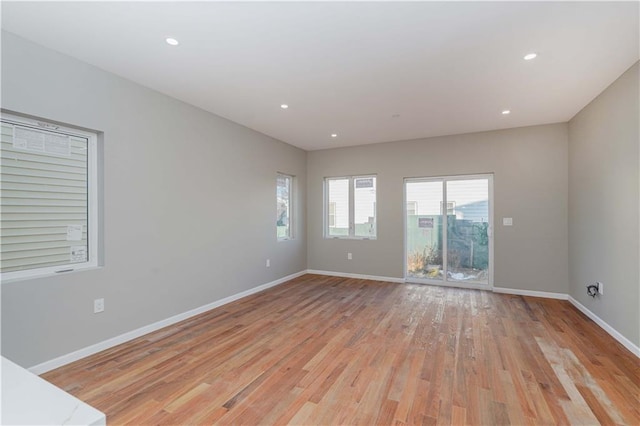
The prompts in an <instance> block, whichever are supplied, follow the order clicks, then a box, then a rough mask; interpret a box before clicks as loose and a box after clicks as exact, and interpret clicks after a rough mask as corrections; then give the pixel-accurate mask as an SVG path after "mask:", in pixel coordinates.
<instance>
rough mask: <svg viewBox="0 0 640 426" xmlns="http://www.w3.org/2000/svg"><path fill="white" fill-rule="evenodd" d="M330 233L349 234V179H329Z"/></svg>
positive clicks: (337, 234)
mask: <svg viewBox="0 0 640 426" xmlns="http://www.w3.org/2000/svg"><path fill="white" fill-rule="evenodd" d="M327 191H328V194H327V199H328V202H329V205H328V206H327V213H328V217H327V228H328V235H329V236H334V237H346V236H349V179H327Z"/></svg>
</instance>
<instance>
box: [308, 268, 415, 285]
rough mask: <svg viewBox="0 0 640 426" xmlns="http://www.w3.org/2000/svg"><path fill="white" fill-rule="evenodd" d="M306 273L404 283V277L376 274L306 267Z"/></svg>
mask: <svg viewBox="0 0 640 426" xmlns="http://www.w3.org/2000/svg"><path fill="white" fill-rule="evenodd" d="M307 274H316V275H328V276H332V277H342V278H356V279H360V280H373V281H387V282H392V283H404V278H394V277H379V276H376V275H363V274H350V273H348V272H332V271H319V270H317V269H307Z"/></svg>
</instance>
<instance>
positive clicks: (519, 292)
mask: <svg viewBox="0 0 640 426" xmlns="http://www.w3.org/2000/svg"><path fill="white" fill-rule="evenodd" d="M493 292H494V293H504V294H517V295H519V296H532V297H543V298H545V299H559V300H567V299H568V297H569V295H567V294H565V293H552V292H549V291H536V290H520V289H518V288H506V287H494V288H493Z"/></svg>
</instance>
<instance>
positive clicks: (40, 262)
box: [0, 115, 96, 278]
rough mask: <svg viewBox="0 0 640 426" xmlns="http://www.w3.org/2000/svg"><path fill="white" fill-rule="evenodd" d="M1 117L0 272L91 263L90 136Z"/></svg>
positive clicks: (15, 273)
mask: <svg viewBox="0 0 640 426" xmlns="http://www.w3.org/2000/svg"><path fill="white" fill-rule="evenodd" d="M40 126H42V124H40ZM40 126H38V123H34V122H31V121H30V120H26V119H25V120H24V121H21V120H11V119H7V118H6V117H5V116H4V115H3V117H2V123H1V139H0V142H1V146H0V160H1V166H2V167H1V169H0V195H1V200H0V208H1V211H0V219H1V225H0V240H1V243H2V244H1V246H2V247H1V249H0V271H1V272H2V276H3V278H12V277H18V276H21V274H20V271H22V272H24V271H31V272H33V271H34V270H38V271H40V272H43V273H46V272H57V271H62V270H65V268H67V267H68V268H70V269H74V268H75V267H77V266H81V265H88V264H91V263H94V262H95V259H96V256H95V255H96V253H95V247H96V245H95V244H94V243H95V241H91V238H92V231H93V229H92V227H95V226H96V224H95V223H93V222H94V220H92V219H91V216H93V213H94V211H93V210H94V208H95V206H94V205H93V203H92V196H94V195H95V194H91V192H92V191H93V190H92V186H94V185H95V182H93V179H90V174H91V173H90V172H94V170H91V169H93V168H94V167H95V164H92V163H93V161H92V159H93V158H94V157H95V152H93V151H94V147H95V139H94V138H92V136H91V134H89V135H83V134H80V133H79V132H67V131H65V130H63V129H60V127H58V126H51V125H49V126H48V128H41V127H40Z"/></svg>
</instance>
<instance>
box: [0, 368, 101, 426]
mask: <svg viewBox="0 0 640 426" xmlns="http://www.w3.org/2000/svg"><path fill="white" fill-rule="evenodd" d="M0 375H1V376H2V377H1V379H0V380H1V381H2V405H1V406H0V409H1V410H2V412H1V414H0V423H1V424H3V425H96V426H98V425H106V421H107V418H106V416H105V415H104V413H101V412H100V411H98V410H96V409H95V408H93V407H91V406H90V405H88V404H85V403H84V402H82V401H80V400H79V399H78V398H76V397H75V396H73V395H70V394H68V393H66V392H65V391H63V390H62V389H60V388H58V387H56V386H54V385H52V384H51V383H49V382H47V381H46V380H44V379H41V378H40V377H38V376H36V375H35V374H33V373H31V372H29V371H27V370H25V369H24V368H22V367H20V366H19V365H17V364H14V363H13V362H11V361H9V360H8V359H6V358H5V357H2V370H0Z"/></svg>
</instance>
